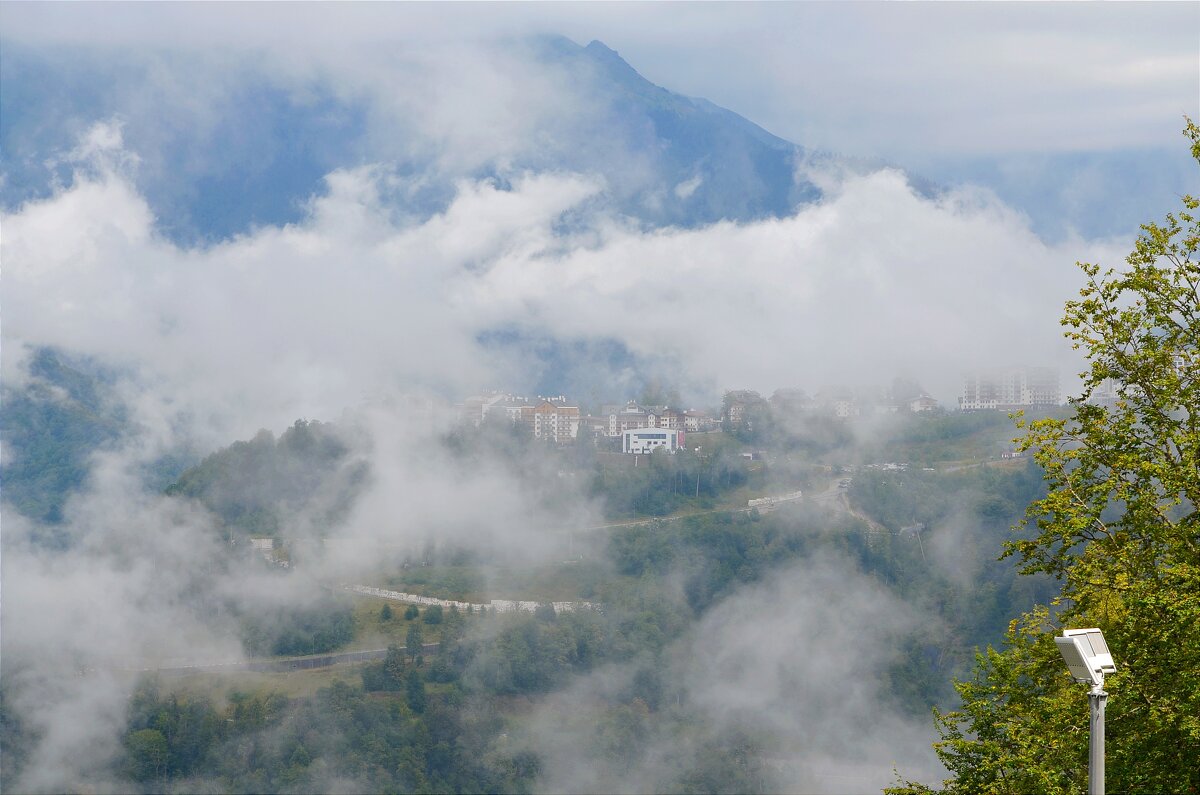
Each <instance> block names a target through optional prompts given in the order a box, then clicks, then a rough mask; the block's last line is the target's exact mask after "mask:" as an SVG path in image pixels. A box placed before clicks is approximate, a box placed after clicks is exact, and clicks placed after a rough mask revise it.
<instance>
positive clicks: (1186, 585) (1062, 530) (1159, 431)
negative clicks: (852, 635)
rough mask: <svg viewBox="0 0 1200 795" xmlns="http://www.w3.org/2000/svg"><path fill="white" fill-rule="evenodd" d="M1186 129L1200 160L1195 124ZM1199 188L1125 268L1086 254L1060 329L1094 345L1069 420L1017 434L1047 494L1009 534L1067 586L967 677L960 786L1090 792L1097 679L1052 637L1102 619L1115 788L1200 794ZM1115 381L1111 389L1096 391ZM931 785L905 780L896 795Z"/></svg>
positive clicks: (943, 725) (1011, 547)
mask: <svg viewBox="0 0 1200 795" xmlns="http://www.w3.org/2000/svg"><path fill="white" fill-rule="evenodd" d="M1186 134H1187V135H1188V137H1189V138H1190V139H1191V142H1192V147H1191V148H1192V155H1193V157H1194V158H1195V159H1196V160H1197V162H1198V163H1200V128H1197V126H1196V125H1195V124H1194V123H1192V122H1191V121H1190V120H1189V121H1188V124H1187V130H1186ZM1198 208H1200V199H1196V198H1194V197H1192V196H1185V197H1184V198H1183V209H1182V210H1181V211H1179V212H1178V213H1175V214H1169V215H1167V217H1166V221H1165V222H1164V223H1162V224H1147V225H1145V226H1143V227H1142V229H1143V232H1142V234H1141V235H1140V236H1139V237H1138V240H1137V243H1136V246H1135V248H1134V250H1133V252H1132V253H1131V254H1130V255H1129V257H1128V259H1127V263H1128V267H1126V268H1122V269H1120V270H1116V269H1112V268H1109V269H1105V270H1102V269H1101V268H1100V267H1099V266H1097V265H1091V264H1081V266H1080V267H1081V268H1082V269H1083V272H1084V274H1085V275H1086V277H1087V283H1086V286H1085V287H1084V288H1083V289H1082V290H1081V293H1080V299H1079V300H1075V301H1070V302H1068V303H1067V305H1066V314H1065V317H1064V319H1063V325H1064V326H1065V327H1066V329H1067V331H1066V335H1067V337H1068V338H1069V339H1071V340H1072V341H1073V343H1074V344H1075V346H1076V347H1077V348H1079V349H1081V350H1082V351H1083V352H1084V353H1085V355H1086V356H1087V359H1088V362H1089V367H1088V370H1087V372H1086V373H1085V374H1084V378H1085V384H1084V390H1083V394H1082V395H1081V396H1080V397H1079V398H1078V399H1075V400H1072V401H1071V404H1072V407H1073V409H1074V414H1073V416H1072V417H1070V418H1069V419H1053V418H1051V419H1044V420H1039V421H1036V422H1033V423H1030V424H1029V425H1028V428H1027V435H1026V437H1025V439H1024V441H1023V445H1024V447H1025V449H1028V450H1032V451H1033V452H1034V457H1035V459H1036V460H1037V462H1038V463H1039V464H1040V465H1041V466H1042V468H1043V469H1044V471H1045V477H1046V480H1047V483H1048V485H1049V491H1048V494H1047V496H1046V497H1045V498H1044V499H1041V500H1038V501H1036V502H1034V503H1033V504H1032V505H1031V506H1030V508H1029V511H1028V516H1029V522H1030V524H1031V525H1032V526H1033V527H1034V528H1036V533H1035V534H1033V535H1032V537H1030V538H1027V539H1023V540H1018V541H1014V542H1011V543H1010V544H1008V550H1007V552H1006V555H1012V556H1015V557H1017V558H1019V559H1020V561H1021V566H1022V571H1023V573H1035V572H1046V573H1049V574H1051V575H1053V576H1055V577H1057V578H1058V579H1059V580H1060V581H1061V585H1062V587H1061V593H1060V595H1059V597H1058V598H1057V599H1055V600H1054V602H1053V603H1052V605H1051V606H1049V607H1042V608H1038V609H1035V610H1034V611H1031V612H1030V613H1028V614H1026V615H1024V616H1022V617H1021V618H1020V619H1019V620H1017V621H1015V622H1013V625H1012V627H1011V630H1010V632H1009V634H1008V638H1007V641H1006V644H1005V646H1004V648H1003V649H1002V650H995V649H988V650H987V651H986V652H984V653H981V654H980V655H979V656H978V658H977V666H976V669H975V672H974V675H973V676H972V678H971V679H969V680H967V681H963V682H959V683H957V685H956V689H957V690H958V692H959V694H960V696H961V697H962V702H963V703H962V707H961V708H960V709H958V710H955V711H952V712H947V713H937V714H936V720H937V724H938V728H939V731H940V733H941V735H942V739H941V742H939V743H937V744H936V745H935V747H936V749H937V752H938V754H939V756H940V757H941V759H942V761H943V762H944V763H945V765H946V767H947V768H948V769H949V771H950V773H951V778H950V779H948V780H947V781H946V782H945V786H946V788H947V789H948V790H950V791H955V792H1053V793H1067V792H1078V791H1081V790H1083V789H1084V788H1085V786H1086V782H1087V745H1088V731H1087V722H1088V708H1087V702H1086V696H1085V690H1086V688H1084V687H1082V686H1080V685H1077V684H1075V683H1073V682H1072V681H1071V680H1070V678H1069V676H1068V675H1067V673H1066V671H1065V667H1064V666H1063V665H1062V662H1061V661H1060V659H1059V657H1058V652H1057V649H1056V647H1055V645H1054V642H1053V636H1054V635H1056V634H1058V631H1059V628H1060V627H1068V626H1073V627H1079V626H1097V627H1100V628H1101V629H1102V630H1103V631H1104V634H1105V637H1106V639H1107V640H1108V643H1109V646H1110V647H1111V648H1112V650H1113V656H1114V658H1115V659H1116V661H1117V663H1118V669H1117V672H1116V673H1115V674H1112V675H1111V676H1110V677H1108V679H1107V681H1106V689H1107V690H1108V691H1109V692H1110V693H1111V697H1110V700H1109V704H1108V711H1107V749H1106V751H1107V765H1106V778H1107V782H1106V783H1107V785H1108V787H1109V789H1110V790H1112V791H1117V792H1197V791H1200V764H1197V760H1198V759H1200V512H1198V511H1197V506H1198V505H1200V392H1198V390H1200V386H1198V385H1197V376H1198V375H1200V300H1198V297H1197V290H1198V289H1200V263H1197V261H1196V259H1195V257H1196V252H1197V250H1198V249H1200V214H1198V213H1197V210H1198ZM1109 389H1113V390H1114V391H1115V399H1112V400H1099V399H1097V398H1099V397H1100V396H1101V394H1102V393H1104V392H1107V391H1108V390H1109ZM905 788H907V789H919V788H920V787H919V786H918V785H911V784H909V785H907V786H906V787H901V788H899V789H905Z"/></svg>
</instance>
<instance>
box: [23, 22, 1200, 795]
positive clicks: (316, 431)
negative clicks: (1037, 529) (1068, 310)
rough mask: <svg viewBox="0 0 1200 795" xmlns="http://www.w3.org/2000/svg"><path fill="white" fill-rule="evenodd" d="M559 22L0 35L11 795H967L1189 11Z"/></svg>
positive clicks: (1167, 196)
mask: <svg viewBox="0 0 1200 795" xmlns="http://www.w3.org/2000/svg"><path fill="white" fill-rule="evenodd" d="M532 10H533V8H532V7H531V6H523V5H516V6H509V5H506V6H500V5H484V6H474V5H472V6H457V5H451V6H437V7H435V6H432V5H425V4H396V5H392V4H367V5H352V6H338V7H333V6H325V5H310V4H301V5H288V4H285V5H279V6H274V5H273V6H261V5H260V6H226V5H224V4H217V5H212V6H209V5H204V6H196V5H175V4H164V5H152V6H142V5H124V4H118V5H114V6H104V7H99V6H87V5H66V6H64V5H52V4H43V5H39V4H29V5H16V4H8V5H7V6H6V7H5V9H4V13H3V16H2V17H0V45H2V46H0V117H2V118H0V153H2V154H0V259H2V262H3V267H4V274H3V282H2V283H0V300H2V302H3V313H4V314H3V327H2V346H3V357H2V358H0V390H2V400H3V412H2V416H0V441H2V445H3V447H2V453H0V484H2V489H3V492H2V494H0V508H2V512H3V536H2V552H3V554H2V558H0V561H2V570H0V582H2V588H3V595H2V600H0V603H2V611H3V615H2V622H3V637H2V661H3V662H2V665H0V695H2V702H0V743H2V746H3V747H2V753H3V763H2V764H0V776H2V784H3V789H5V790H7V791H12V792H63V791H100V792H129V791H146V792H151V791H155V792H157V791H170V792H198V791H259V792H264V791H281V792H282V791H287V792H293V791H294V792H301V791H303V792H309V791H313V792H374V791H384V790H386V791H406V792H407V791H412V792H427V791H470V792H477V791H489V792H492V791H496V792H499V791H504V792H508V791H512V792H601V791H605V792H715V791H739V792H749V791H755V792H779V791H788V792H824V793H842V792H868V791H880V790H881V789H882V788H884V787H888V786H899V785H901V784H904V782H908V784H907V785H911V786H915V785H916V783H917V782H920V783H921V784H924V785H930V786H937V785H939V784H940V783H941V782H942V781H943V779H945V778H946V776H947V775H950V773H948V771H947V769H946V768H945V767H944V766H943V762H944V761H945V760H944V758H943V759H941V760H940V759H939V757H938V755H937V754H935V752H934V749H933V748H932V746H931V744H932V743H933V742H935V741H936V740H937V739H938V738H939V733H938V731H939V730H938V728H937V727H936V726H935V723H934V721H933V720H931V718H930V712H931V710H932V709H935V708H936V709H939V710H942V711H943V712H945V711H947V710H951V709H954V708H956V707H957V706H958V704H959V698H960V695H961V694H960V693H957V692H956V691H955V689H954V686H953V681H954V679H955V677H958V678H960V679H961V678H962V677H964V676H967V675H968V673H969V671H970V669H971V666H972V665H973V664H974V653H975V650H976V649H977V648H980V647H986V646H987V645H988V644H993V645H998V644H1000V643H1001V641H1002V640H1003V639H1004V635H1005V631H1006V630H1007V629H1008V626H1009V622H1010V621H1011V620H1013V619H1015V618H1017V617H1018V616H1019V615H1020V614H1021V613H1024V612H1026V611H1030V610H1032V609H1034V607H1035V605H1039V604H1047V603H1049V602H1050V600H1051V599H1053V598H1055V596H1056V594H1058V590H1057V588H1058V586H1057V580H1055V579H1054V578H1053V577H1050V576H1047V574H1046V573H1045V572H1042V573H1036V574H1033V575H1032V576H1022V575H1021V574H1020V573H1018V571H1017V566H1016V565H1014V561H1013V560H1011V559H1008V560H1000V559H999V558H1000V556H1001V554H1002V553H1003V552H1004V546H1003V545H1004V543H1005V541H1008V540H1011V539H1013V538H1014V537H1024V536H1020V535H1019V534H1020V533H1023V532H1026V533H1027V532H1028V531H1027V530H1021V529H1019V528H1017V529H1014V526H1016V525H1019V524H1020V522H1021V519H1022V516H1023V515H1024V512H1025V509H1026V506H1028V505H1029V504H1030V502H1032V501H1034V500H1037V499H1040V498H1042V497H1044V496H1045V495H1046V493H1047V485H1046V482H1045V481H1044V480H1043V472H1042V469H1041V468H1040V467H1039V465H1038V464H1035V463H1034V462H1033V460H1032V458H1031V454H1030V453H1028V452H1026V451H1024V450H1022V449H1021V448H1020V447H1019V446H1017V445H1014V442H1013V440H1014V439H1015V438H1016V437H1017V436H1018V435H1020V434H1021V433H1022V431H1020V430H1019V429H1018V428H1017V427H1016V426H1014V424H1013V422H1012V420H1010V419H1009V417H1008V413H1009V411H1013V410H1024V411H1026V413H1027V415H1028V417H1030V418H1032V417H1050V418H1059V419H1061V418H1066V417H1068V416H1070V413H1071V411H1072V410H1073V409H1072V408H1071V406H1069V405H1064V404H1066V403H1067V399H1068V398H1069V397H1072V396H1075V395H1079V394H1081V390H1084V389H1085V388H1086V389H1090V387H1088V386H1087V385H1086V384H1087V382H1086V380H1085V379H1084V378H1083V377H1082V376H1081V374H1082V373H1083V372H1084V370H1085V368H1086V367H1087V366H1088V365H1087V362H1086V360H1085V356H1084V351H1080V350H1077V349H1074V348H1073V347H1072V343H1071V341H1070V340H1068V339H1066V338H1064V336H1063V327H1062V324H1061V323H1060V321H1061V319H1062V316H1063V304H1064V302H1065V301H1068V300H1071V299H1073V298H1076V297H1077V296H1078V295H1079V291H1080V289H1081V287H1083V285H1084V281H1085V280H1084V276H1083V274H1082V272H1081V271H1080V269H1079V268H1078V267H1077V266H1076V263H1077V262H1079V261H1084V262H1093V263H1102V264H1104V265H1105V266H1113V267H1121V266H1122V263H1123V262H1124V261H1125V258H1126V255H1127V254H1128V252H1129V250H1130V247H1131V244H1132V241H1133V239H1134V237H1135V235H1136V234H1137V231H1138V225H1139V224H1140V223H1142V222H1144V221H1146V220H1149V219H1153V218H1158V217H1161V215H1162V212H1165V211H1166V210H1169V209H1172V208H1173V207H1175V206H1176V204H1177V202H1178V197H1179V196H1180V195H1182V194H1184V193H1185V192H1187V191H1188V190H1189V189H1193V190H1194V184H1195V179H1194V178H1195V172H1194V170H1190V169H1193V168H1194V164H1189V162H1188V161H1187V160H1186V159H1185V156H1186V151H1185V150H1186V146H1184V142H1183V141H1181V140H1180V138H1179V134H1178V133H1179V129H1181V127H1182V126H1183V125H1184V124H1185V122H1186V120H1185V118H1184V117H1185V115H1188V116H1191V117H1192V118H1194V117H1195V116H1196V115H1197V113H1198V112H1200V110H1198V109H1197V107H1196V97H1197V96H1200V71H1198V70H1197V69H1196V68H1195V67H1196V64H1197V60H1196V59H1197V49H1196V46H1195V40H1194V39H1195V37H1194V32H1195V30H1196V29H1197V28H1196V23H1198V22H1200V14H1198V13H1197V6H1196V5H1195V4H1177V5H1171V6H1161V5H1157V4H1147V5H1144V6H1138V7H1133V6H1121V7H1119V8H1116V9H1114V8H1111V7H1107V6H1105V7H1098V6H1082V7H1071V8H1067V7H1062V6H1055V7H1054V8H1053V9H1048V8H1046V7H1041V6H1038V7H1030V8H1024V7H1022V8H1019V9H1018V8H1009V9H1007V11H1006V15H1007V14H1008V13H1011V18H1010V21H1009V22H1007V23H1006V25H1005V26H1004V27H1003V28H1002V29H1001V28H996V27H995V26H996V24H997V21H996V18H994V16H993V15H992V13H991V11H990V10H988V9H982V8H977V7H973V6H970V5H967V4H963V5H958V4H948V5H945V6H939V7H936V8H935V7H933V6H912V5H904V6H901V5H900V4H895V5H893V4H855V5H852V6H836V7H835V6H833V5H829V4H802V5H785V6H776V5H774V4H771V5H767V4H748V5H744V6H739V9H738V10H735V9H734V8H733V7H732V6H727V5H724V4H703V5H692V4H681V5H678V4H671V5H666V4H664V5H636V6H615V5H613V6H606V5H601V6H590V5H584V6H568V5H560V4H549V5H544V6H541V7H540V8H539V13H538V14H534V13H532ZM743 12H744V13H743ZM996 30H1000V33H996ZM1180 30H1184V31H1187V30H1190V31H1191V34H1190V35H1188V36H1184V35H1182V34H1180V33H1179V31H1180ZM788 31H790V33H788V35H784V34H785V33H787V32H788ZM820 31H825V34H826V35H825V38H829V39H830V41H822V36H821V35H818V34H819V33H820ZM951 31H955V32H954V33H951ZM789 36H792V37H794V38H789ZM894 37H901V38H903V39H905V40H906V42H907V43H906V46H905V47H904V48H898V47H897V46H896V45H895V44H893V43H885V42H889V41H890V39H891V38H894ZM833 38H836V39H837V40H838V41H840V42H842V44H843V46H842V47H841V48H840V49H839V48H838V47H834V46H833V44H832V43H831V42H832V39H833ZM955 39H958V40H959V41H958V43H954V42H953V41H952V40H955ZM1114 41H1120V42H1121V44H1120V46H1119V47H1117V48H1116V49H1112V48H1107V47H1106V45H1107V44H1111V43H1112V42H1114ZM972 44H974V45H976V46H975V51H972V50H971V45H972ZM798 45H802V46H798ZM1114 46H1115V45H1114ZM922 52H924V53H925V55H921V53H922ZM1055 53H1057V54H1055ZM926 58H928V59H930V60H932V61H937V62H938V68H937V69H931V68H930V66H929V64H927V63H925V60H926ZM872 59H874V60H872ZM1101 67H1103V68H1101ZM1031 70H1033V71H1034V72H1037V73H1038V74H1039V75H1041V76H1042V77H1040V78H1039V79H1038V80H1035V79H1032V78H1031ZM954 74H958V77H957V78H955V77H954ZM1043 78H1044V79H1043ZM885 89H886V91H885ZM887 92H890V95H888V93H887ZM983 96H986V97H988V99H987V100H985V99H983V98H981V97H983ZM903 103H909V104H910V109H909V110H907V111H905V112H899V111H898V110H897V105H900V104H903ZM955 103H957V104H955ZM1139 103H1140V104H1139ZM1131 108H1137V109H1138V110H1137V112H1136V113H1134V112H1133V111H1132V110H1131ZM1073 109H1074V110H1077V111H1078V117H1077V118H1076V119H1074V120H1072V118H1071V116H1072V113H1073ZM1085 109H1086V110H1085ZM1135 115H1136V116H1138V117H1139V118H1136V119H1132V118H1131V117H1132V116H1135ZM967 117H976V118H967ZM1022 119H1024V120H1025V121H1024V122H1021V120H1022ZM760 124H761V125H763V126H759V125H760ZM1096 127H1104V128H1106V133H1105V134H1104V135H1101V134H1100V133H1099V132H1095V128H1096ZM997 129H998V130H1000V131H1001V132H1002V133H1003V134H1001V133H997V132H996V130H997ZM1084 129H1088V130H1091V131H1092V133H1091V134H1089V135H1084V134H1083V130H1084ZM1182 366H1183V365H1180V367H1182ZM1098 396H1099V397H1103V398H1104V399H1106V400H1108V401H1109V404H1113V403H1115V401H1116V399H1117V398H1116V396H1115V393H1104V395H1100V394H1099V393H1097V394H1096V395H1092V397H1096V398H1097V399H1099V397H1098ZM989 401H990V402H989ZM1183 405H1184V407H1185V409H1186V406H1187V404H1186V401H1185V403H1184V404H1183ZM961 409H970V410H961ZM1183 504H1184V505H1186V504H1187V502H1186V500H1185V501H1184V503H1183ZM1014 534H1017V535H1014ZM355 655H357V656H355Z"/></svg>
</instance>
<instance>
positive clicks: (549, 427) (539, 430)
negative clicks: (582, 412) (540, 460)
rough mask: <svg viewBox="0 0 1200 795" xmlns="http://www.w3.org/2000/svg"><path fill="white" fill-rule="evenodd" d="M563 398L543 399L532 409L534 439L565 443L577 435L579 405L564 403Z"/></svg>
mask: <svg viewBox="0 0 1200 795" xmlns="http://www.w3.org/2000/svg"><path fill="white" fill-rule="evenodd" d="M565 402H566V399H565V398H561V397H560V398H556V399H553V400H543V401H542V402H541V403H540V404H538V405H537V406H536V407H535V408H534V409H533V411H532V417H533V436H534V438H535V439H551V440H553V441H554V442H557V443H558V444H565V443H566V442H569V441H571V440H572V439H574V438H575V437H577V436H578V435H579V407H578V406H567V405H564V404H565Z"/></svg>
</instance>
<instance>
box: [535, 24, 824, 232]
mask: <svg viewBox="0 0 1200 795" xmlns="http://www.w3.org/2000/svg"><path fill="white" fill-rule="evenodd" d="M535 52H537V54H538V57H539V59H540V60H541V61H542V62H544V63H546V64H547V65H548V66H551V67H556V68H563V69H565V70H567V71H568V73H569V74H570V75H571V76H572V77H573V79H574V83H573V84H574V86H575V87H576V91H577V92H578V93H579V94H580V95H582V96H589V97H591V98H592V102H593V103H595V105H596V106H597V107H598V108H600V110H601V113H600V116H601V119H602V122H603V127H602V129H600V130H597V131H595V133H594V134H595V136H596V138H598V139H605V140H610V141H616V142H618V143H619V144H620V147H619V148H616V147H613V148H601V149H599V150H596V149H592V150H584V151H583V152H581V153H579V152H575V153H573V152H570V151H568V152H562V153H557V154H559V156H560V157H562V158H563V159H565V160H566V161H567V162H568V163H569V166H573V167H574V168H575V169H577V170H579V171H584V172H592V171H594V172H599V173H602V174H605V175H606V176H609V177H610V178H611V181H612V184H610V190H611V193H612V197H611V198H612V200H613V202H614V204H615V205H616V206H617V207H618V208H619V209H620V210H621V211H622V212H624V213H625V214H626V215H629V216H631V217H634V218H638V219H640V220H642V221H643V222H645V223H647V224H648V225H651V226H667V225H671V226H685V227H693V226H701V225H705V224H710V223H714V222H716V221H722V220H731V221H752V220H758V219H762V218H767V217H780V216H784V215H788V214H790V213H792V212H793V211H794V210H795V208H796V207H797V206H798V205H801V204H806V203H810V202H813V201H817V200H819V199H820V198H821V195H822V194H821V190H820V188H818V187H817V186H816V185H815V184H813V183H812V182H811V181H809V180H807V179H805V178H803V177H799V178H797V166H798V165H799V161H800V160H801V159H802V158H803V157H805V155H806V154H807V153H806V150H805V149H804V148H803V147H801V146H798V145H797V144H794V143H791V142H789V141H785V140H784V139H782V138H779V137H778V136H775V135H772V134H771V133H769V132H767V131H766V130H764V129H763V128H761V127H759V126H758V125H756V124H754V123H753V122H751V121H749V120H748V119H745V118H744V117H742V116H739V115H738V114H736V113H734V112H733V111H730V110H726V109H725V108H721V107H719V106H717V105H715V104H713V103H712V102H709V101H708V100H705V99H695V98H691V97H686V96H683V95H681V94H676V93H674V92H672V91H669V90H668V89H665V88H663V87H661V86H657V85H655V84H654V83H651V82H650V81H648V80H646V79H645V78H644V77H642V76H641V74H639V73H638V72H637V70H636V69H634V68H633V67H632V66H630V65H629V64H628V63H627V62H626V61H625V60H624V59H622V58H621V57H620V55H619V54H618V53H617V52H616V51H615V50H613V49H611V48H609V47H608V46H606V45H605V44H604V43H603V42H600V41H592V42H591V43H590V44H588V45H587V46H586V47H580V46H579V45H577V44H575V43H574V42H571V41H570V40H568V39H565V38H562V37H545V38H543V39H540V40H539V41H538V43H537V46H536V47H535ZM614 149H615V151H614ZM630 155H632V156H633V157H634V158H635V159H638V160H640V162H641V163H643V164H645V165H646V166H648V169H646V170H645V171H643V172H642V173H641V174H635V175H627V174H626V170H625V169H624V168H623V167H622V164H621V163H620V162H615V161H617V159H618V158H623V157H629V156H630Z"/></svg>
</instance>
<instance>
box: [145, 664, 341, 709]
mask: <svg viewBox="0 0 1200 795" xmlns="http://www.w3.org/2000/svg"><path fill="white" fill-rule="evenodd" d="M362 666H363V663H345V664H343V665H334V666H331V667H329V668H314V669H310V670H305V671H288V672H286V673H259V672H256V671H230V672H228V673H198V674H188V675H186V676H161V677H159V679H158V682H159V686H160V687H161V688H162V689H163V690H165V691H167V692H170V693H178V694H179V695H181V696H184V695H186V696H190V697H198V698H208V699H213V700H214V701H216V702H217V703H223V702H224V701H225V700H226V699H227V698H228V696H229V694H230V693H232V692H242V693H282V694H283V695H285V696H287V697H288V698H301V697H306V696H311V695H313V694H315V693H316V692H317V691H318V690H320V689H321V688H323V687H329V686H330V685H332V684H333V683H334V682H336V681H338V680H342V681H344V682H346V683H348V684H351V685H358V684H361V683H362V675H361V673H360V671H361V670H362Z"/></svg>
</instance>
